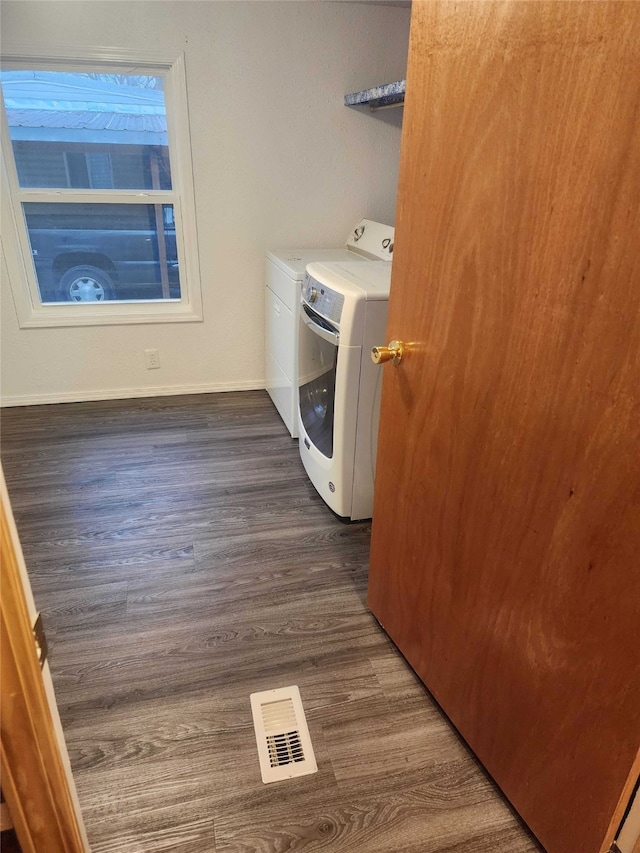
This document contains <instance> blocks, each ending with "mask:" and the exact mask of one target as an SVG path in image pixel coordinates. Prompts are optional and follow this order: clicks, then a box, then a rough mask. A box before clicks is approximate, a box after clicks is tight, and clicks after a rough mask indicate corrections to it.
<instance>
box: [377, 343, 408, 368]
mask: <svg viewBox="0 0 640 853" xmlns="http://www.w3.org/2000/svg"><path fill="white" fill-rule="evenodd" d="M403 354H404V344H403V343H402V341H390V342H389V346H388V347H373V349H372V350H371V361H372V362H373V363H374V364H384V363H385V362H386V361H390V362H391V363H392V364H395V365H398V364H400V362H401V361H402V356H403Z"/></svg>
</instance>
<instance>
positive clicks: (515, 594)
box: [369, 0, 640, 853]
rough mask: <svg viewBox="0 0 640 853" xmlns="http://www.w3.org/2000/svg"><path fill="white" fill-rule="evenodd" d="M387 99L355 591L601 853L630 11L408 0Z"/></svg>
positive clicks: (624, 599)
mask: <svg viewBox="0 0 640 853" xmlns="http://www.w3.org/2000/svg"><path fill="white" fill-rule="evenodd" d="M407 95H408V97H407V101H406V106H405V115H404V127H403V142H402V157H401V169H400V186H399V198H398V218H397V222H396V247H395V253H394V255H395V259H394V269H393V280H392V289H391V300H390V306H389V322H388V330H387V331H388V336H389V338H390V339H391V338H397V339H401V340H403V341H404V342H405V343H406V344H407V351H406V354H405V356H404V358H403V361H402V363H401V364H400V365H399V366H397V367H394V366H392V365H391V364H387V365H386V366H385V367H384V368H380V369H383V370H384V371H385V374H384V383H383V400H382V415H381V423H380V435H379V445H378V467H377V479H376V497H375V507H374V521H373V539H372V551H371V574H370V586H369V604H370V607H371V609H372V611H373V613H374V614H375V615H376V617H377V618H378V620H379V621H380V623H381V624H382V625H383V627H384V628H385V629H386V630H387V632H388V633H389V635H390V636H391V638H392V639H393V640H394V642H395V643H396V645H397V646H398V647H399V649H400V650H401V651H402V653H403V654H404V655H405V657H406V659H407V660H408V662H409V663H410V664H411V666H412V667H413V668H414V669H415V671H416V672H417V673H418V675H419V676H420V677H421V678H422V680H423V681H424V683H425V684H426V685H427V687H428V688H429V690H430V691H431V693H432V694H433V695H434V697H435V698H436V699H437V701H438V702H439V703H440V704H441V706H442V707H443V709H444V710H445V712H446V713H447V714H448V716H449V717H450V719H451V720H452V722H453V723H454V724H455V726H456V727H457V728H458V729H459V731H460V732H461V734H462V735H463V737H464V738H465V739H466V740H467V742H468V743H469V745H470V746H471V748H472V749H473V750H474V751H475V753H476V754H477V755H478V757H479V758H480V760H481V761H482V762H483V764H484V765H485V766H486V768H487V769H488V771H489V772H490V773H491V775H492V776H493V777H494V779H495V780H496V781H497V783H498V784H499V785H500V787H501V788H502V790H503V791H504V792H505V794H506V795H507V797H508V798H509V799H510V800H511V802H512V803H513V805H514V806H515V808H516V809H517V810H518V812H519V813H520V814H521V816H522V817H523V818H524V820H525V821H526V822H527V824H528V825H529V826H530V827H531V829H532V830H533V832H534V833H535V834H536V835H537V836H538V838H539V839H540V841H541V842H542V844H543V845H544V846H545V847H546V849H547V850H548V851H549V853H597V851H599V850H601V849H605V847H606V848H608V844H609V842H610V840H611V839H612V838H613V833H614V832H615V828H616V821H618V820H619V816H620V810H621V808H622V806H623V803H624V802H626V799H625V798H627V799H628V797H629V795H630V785H631V784H632V782H633V781H634V776H633V774H634V773H635V778H637V773H638V763H637V758H636V756H637V750H638V744H639V741H640V670H639V655H640V652H639V650H640V488H639V481H640V477H639V475H640V464H639V462H640V457H639V448H640V428H639V420H640V401H639V396H638V395H639V390H640V332H639V316H640V205H639V194H640V4H638V3H633V2H631V3H624V2H606V3H590V2H570V3H567V2H558V3H556V2H520V1H519V0H513V2H499V3H494V2H478V3H475V2H461V3H454V2H414V4H413V19H412V29H411V45H410V57H409V70H408V80H407ZM381 343H383V342H381ZM634 761H635V762H636V763H635V765H634ZM634 766H635V769H633V768H634Z"/></svg>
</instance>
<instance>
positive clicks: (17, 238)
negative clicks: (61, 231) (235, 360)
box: [0, 44, 203, 328]
mask: <svg viewBox="0 0 640 853" xmlns="http://www.w3.org/2000/svg"><path fill="white" fill-rule="evenodd" d="M1 61H2V67H3V69H6V70H17V69H21V68H22V69H26V70H38V71H88V70H91V71H92V72H98V73H107V74H113V73H127V72H129V73H132V74H134V73H135V74H149V75H153V76H160V77H163V78H164V96H165V104H166V108H167V131H168V138H169V159H170V167H171V184H172V189H171V190H166V191H165V190H144V191H140V190H78V189H71V188H70V189H59V190H58V189H53V190H52V189H30V188H22V187H20V186H19V183H18V176H17V171H16V166H15V161H14V157H13V148H12V145H11V139H10V136H9V128H8V125H7V119H6V114H5V109H4V101H3V102H2V104H1V105H0V112H1V113H2V121H1V123H2V127H1V129H0V142H1V145H2V201H1V217H2V219H1V223H2V224H1V228H0V247H1V248H2V251H3V252H4V255H5V259H6V263H7V268H8V273H9V280H10V283H11V291H12V295H13V301H14V304H15V309H16V314H17V317H18V323H19V325H20V327H21V328H37V327H52V326H90V325H91V326H94V325H96V326H101V325H116V324H117V325H120V324H126V323H176V322H201V321H202V319H203V315H202V294H201V287H200V269H199V260H198V259H199V254H198V239H197V231H196V221H195V196H194V188H193V168H192V164H191V139H190V134H189V109H188V103H187V83H186V75H185V64H184V54H183V53H179V54H178V55H177V56H176V55H175V54H174V55H172V56H171V57H168V56H167V54H166V53H160V52H156V51H149V50H135V51H134V50H129V49H119V48H102V47H88V48H87V47H84V48H78V47H77V46H56V47H55V48H53V49H52V48H51V47H47V48H38V47H37V46H35V45H29V46H26V45H11V46H10V45H6V44H4V45H3V48H2V57H1ZM52 201H53V202H56V201H58V202H62V201H65V202H108V201H112V202H114V203H116V202H117V203H119V204H172V205H173V210H174V218H175V225H176V243H177V251H178V262H179V274H180V293H181V298H180V300H172V301H163V300H160V299H158V300H145V301H140V302H118V301H111V300H109V301H106V302H95V303H54V304H48V303H42V302H41V301H40V295H39V290H38V283H37V280H36V272H35V265H34V263H33V259H32V256H31V245H30V242H29V236H28V233H27V226H26V222H25V217H24V214H23V211H22V204H23V202H52Z"/></svg>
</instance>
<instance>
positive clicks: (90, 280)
mask: <svg viewBox="0 0 640 853" xmlns="http://www.w3.org/2000/svg"><path fill="white" fill-rule="evenodd" d="M59 290H60V299H61V300H62V301H63V302H106V301H107V300H109V299H115V298H116V289H115V287H114V285H113V281H112V279H111V277H110V276H109V275H108V274H107V273H106V272H105V271H104V270H102V269H100V267H92V266H89V265H86V266H79V267H71V268H70V269H68V270H67V271H66V272H65V273H63V275H62V277H61V278H60V285H59Z"/></svg>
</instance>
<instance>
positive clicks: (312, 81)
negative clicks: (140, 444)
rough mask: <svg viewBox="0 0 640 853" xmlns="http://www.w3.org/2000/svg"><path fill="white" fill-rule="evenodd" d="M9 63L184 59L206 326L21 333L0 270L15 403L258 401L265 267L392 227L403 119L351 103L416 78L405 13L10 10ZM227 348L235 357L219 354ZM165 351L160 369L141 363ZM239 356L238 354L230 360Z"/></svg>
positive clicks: (125, 7)
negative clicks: (223, 393)
mask: <svg viewBox="0 0 640 853" xmlns="http://www.w3.org/2000/svg"><path fill="white" fill-rule="evenodd" d="M2 28H3V49H4V50H6V51H8V50H10V49H11V45H12V44H13V43H28V44H30V45H31V44H32V45H34V46H37V47H40V48H42V49H43V50H46V46H47V45H51V44H62V45H65V44H70V43H75V44H77V43H81V44H86V45H98V46H109V47H116V46H117V47H127V48H134V47H136V46H139V47H148V48H154V49H168V50H170V51H175V52H178V51H180V50H183V51H184V52H185V57H186V68H187V87H188V93H189V110H190V115H191V139H192V149H193V152H192V153H193V167H194V182H195V194H196V214H197V222H198V238H199V253H200V270H201V275H202V286H203V302H204V316H205V320H204V322H203V323H196V324H191V323H189V324H157V325H139V326H135V325H124V326H104V327H102V326H90V327H83V328H63V329H20V328H19V327H18V323H17V319H16V314H15V310H14V307H13V303H12V299H11V293H10V290H9V285H8V280H7V273H6V269H4V266H3V269H2V308H3V311H2V350H3V359H2V364H3V367H2V394H3V399H4V400H5V402H8V403H17V402H39V401H46V400H51V401H55V400H70V399H96V398H100V397H113V396H127V395H129V394H131V395H135V394H144V393H155V392H157V393H171V392H176V391H179V390H185V391H190V390H217V389H220V390H223V389H234V388H247V387H254V388H255V387H262V385H263V381H264V377H263V341H264V338H263V293H262V290H263V257H264V252H265V250H266V249H268V248H273V247H279V246H280V247H281V246H295V245H297V246H309V247H319V246H335V245H339V244H341V243H343V242H344V240H345V238H346V235H347V233H348V231H349V229H350V228H351V226H352V225H353V224H354V222H355V221H356V220H357V219H358V218H360V217H362V216H367V217H369V218H372V219H380V220H382V221H385V222H389V223H391V224H393V222H394V215H395V196H396V183H397V173H398V159H399V150H400V123H401V114H402V110H390V111H382V112H380V113H376V114H370V113H368V111H365V110H354V109H348V108H346V107H344V106H343V105H342V96H343V95H344V93H345V92H349V91H353V90H356V89H361V88H365V87H367V86H371V85H375V84H377V83H382V82H388V81H390V80H393V79H398V78H399V77H403V76H404V74H405V62H406V52H407V44H408V29H409V10H408V9H406V8H399V7H389V6H380V5H375V4H374V5H370V4H363V3H338V2H326V0H321V2H297V0H290V2H247V0H244V2H192V0H179V2H155V0H136V2H126V3H120V2H102V0H94V1H93V2H90V3H76V2H57V0H49V2H37V0H32V1H31V2H28V3H26V2H11V0H9V2H5V3H3V20H2ZM223 343H224V344H225V345H231V347H232V352H233V355H232V356H231V357H229V356H225V357H222V356H221V355H220V351H221V348H220V344H223ZM149 347H157V348H158V349H159V351H160V361H161V369H160V370H153V371H147V370H146V369H145V367H144V363H143V356H142V351H143V350H144V349H145V348H149ZM227 352H228V349H227Z"/></svg>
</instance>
